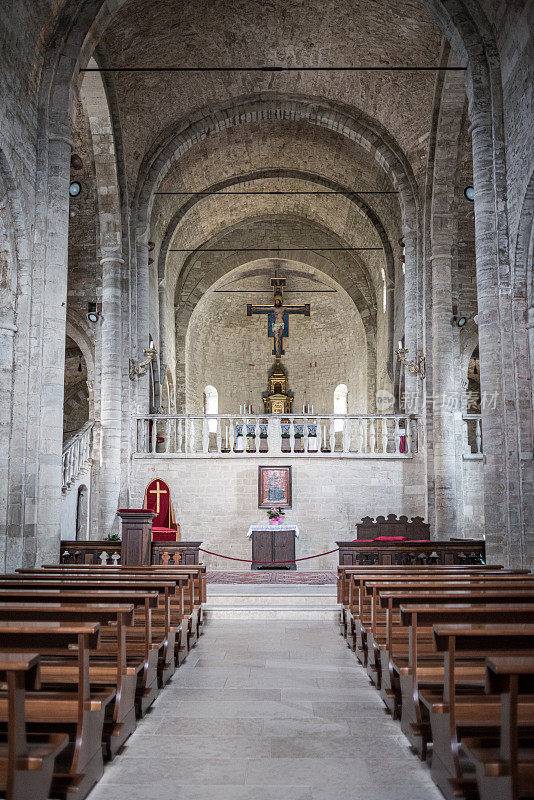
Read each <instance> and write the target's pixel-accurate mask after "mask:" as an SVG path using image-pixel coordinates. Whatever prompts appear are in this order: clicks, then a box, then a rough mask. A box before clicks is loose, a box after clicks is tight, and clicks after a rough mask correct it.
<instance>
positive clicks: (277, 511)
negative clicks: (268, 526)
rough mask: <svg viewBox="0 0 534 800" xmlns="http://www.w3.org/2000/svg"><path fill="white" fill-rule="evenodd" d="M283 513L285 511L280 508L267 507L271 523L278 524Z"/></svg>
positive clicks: (282, 518)
mask: <svg viewBox="0 0 534 800" xmlns="http://www.w3.org/2000/svg"><path fill="white" fill-rule="evenodd" d="M285 513H286V512H285V511H282V509H281V508H269V509H268V511H267V516H268V517H269V521H270V522H271V523H272V524H273V525H280V523H281V522H283V521H284V516H285Z"/></svg>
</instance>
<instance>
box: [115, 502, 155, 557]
mask: <svg viewBox="0 0 534 800" xmlns="http://www.w3.org/2000/svg"><path fill="white" fill-rule="evenodd" d="M117 514H118V515H119V517H120V521H121V533H122V545H121V564H122V566H124V567H144V566H149V565H150V563H151V561H152V557H151V546H152V520H153V519H154V517H155V516H157V514H156V512H155V511H150V510H149V509H146V508H119V510H118V511H117Z"/></svg>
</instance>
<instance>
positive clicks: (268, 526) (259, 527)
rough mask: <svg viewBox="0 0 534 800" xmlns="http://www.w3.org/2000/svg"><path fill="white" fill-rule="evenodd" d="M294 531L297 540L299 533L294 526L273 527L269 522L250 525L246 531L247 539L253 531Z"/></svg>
mask: <svg viewBox="0 0 534 800" xmlns="http://www.w3.org/2000/svg"><path fill="white" fill-rule="evenodd" d="M269 530H273V531H294V532H295V536H296V537H297V539H298V538H299V536H300V531H299V529H298V527H297V526H296V525H273V524H271V523H270V522H259V523H258V524H257V525H251V526H250V528H249V529H248V533H247V539H250V537H251V536H252V534H253V533H254V531H269Z"/></svg>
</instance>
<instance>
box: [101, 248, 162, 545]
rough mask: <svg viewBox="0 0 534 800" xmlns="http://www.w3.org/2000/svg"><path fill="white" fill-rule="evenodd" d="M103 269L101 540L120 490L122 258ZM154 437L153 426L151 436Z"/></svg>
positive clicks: (110, 259)
mask: <svg viewBox="0 0 534 800" xmlns="http://www.w3.org/2000/svg"><path fill="white" fill-rule="evenodd" d="M100 264H101V266H102V328H101V341H102V355H101V367H102V375H101V383H100V424H101V437H100V464H99V471H98V484H99V497H98V534H99V536H100V538H104V537H105V536H107V535H108V534H109V533H111V532H115V529H117V530H118V526H119V523H118V518H117V509H118V507H119V494H120V487H121V429H122V371H121V362H122V352H121V343H122V333H121V317H122V303H121V283H122V265H123V264H124V259H123V258H121V257H120V256H119V255H111V256H105V257H104V258H102V259H101V261H100ZM156 436H157V429H156V424H155V423H154V425H153V427H152V437H153V439H155V438H156Z"/></svg>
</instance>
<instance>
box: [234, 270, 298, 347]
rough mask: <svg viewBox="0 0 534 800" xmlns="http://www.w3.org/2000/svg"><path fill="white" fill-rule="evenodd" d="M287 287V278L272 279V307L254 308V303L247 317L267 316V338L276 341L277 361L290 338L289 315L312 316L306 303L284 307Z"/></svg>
mask: <svg viewBox="0 0 534 800" xmlns="http://www.w3.org/2000/svg"><path fill="white" fill-rule="evenodd" d="M285 285H286V279H285V278H271V286H272V288H273V304H272V306H253V305H252V303H247V317H251V316H252V315H253V314H267V336H269V337H270V338H271V339H274V347H273V356H276V359H277V360H278V359H279V358H280V356H283V355H284V354H285V352H284V338H285V337H286V336H289V315H290V314H302V315H304V316H305V317H309V316H310V304H309V303H305V304H304V305H303V306H286V305H284V286H285Z"/></svg>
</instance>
